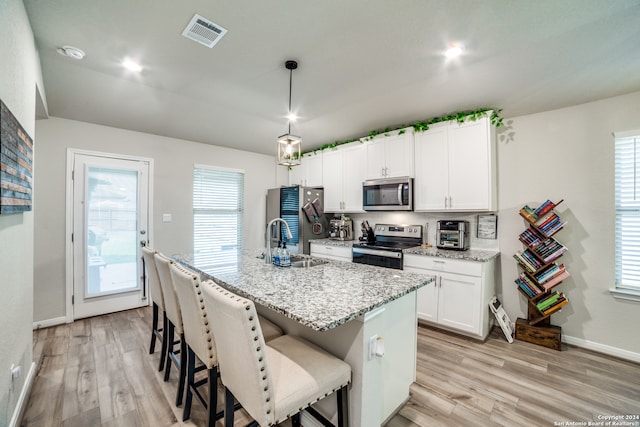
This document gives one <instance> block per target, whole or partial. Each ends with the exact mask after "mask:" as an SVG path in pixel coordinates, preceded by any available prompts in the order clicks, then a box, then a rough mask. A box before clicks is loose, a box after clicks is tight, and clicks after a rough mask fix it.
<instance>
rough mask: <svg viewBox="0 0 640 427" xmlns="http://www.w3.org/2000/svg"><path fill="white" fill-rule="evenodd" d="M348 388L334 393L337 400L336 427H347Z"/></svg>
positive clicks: (345, 387)
mask: <svg viewBox="0 0 640 427" xmlns="http://www.w3.org/2000/svg"><path fill="white" fill-rule="evenodd" d="M348 387H349V386H344V387H342V388H341V389H340V390H338V392H337V393H336V397H337V399H338V427H347V426H348V425H349V390H348Z"/></svg>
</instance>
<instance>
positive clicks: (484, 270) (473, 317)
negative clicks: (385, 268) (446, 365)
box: [404, 254, 495, 339]
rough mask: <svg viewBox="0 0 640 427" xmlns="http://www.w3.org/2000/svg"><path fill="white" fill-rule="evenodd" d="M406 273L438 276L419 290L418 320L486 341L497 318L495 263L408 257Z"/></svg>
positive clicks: (492, 261)
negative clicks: (491, 305) (491, 306)
mask: <svg viewBox="0 0 640 427" xmlns="http://www.w3.org/2000/svg"><path fill="white" fill-rule="evenodd" d="M404 270H405V271H410V272H414V273H424V274H429V275H432V276H435V281H434V282H432V283H430V284H429V285H427V286H424V287H422V288H420V289H418V301H417V310H418V318H419V319H421V320H424V321H426V322H428V323H431V324H433V325H436V326H440V327H442V328H444V329H449V330H452V331H456V332H460V333H462V334H465V335H469V336H472V337H474V338H480V339H485V338H486V337H487V336H488V335H489V332H490V328H491V326H492V324H493V318H492V315H491V311H490V309H489V301H490V300H491V297H492V296H493V295H494V292H495V260H491V261H487V262H477V261H464V260H457V259H447V258H440V257H429V256H423V255H413V254H405V256H404Z"/></svg>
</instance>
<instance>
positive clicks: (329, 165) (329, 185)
mask: <svg viewBox="0 0 640 427" xmlns="http://www.w3.org/2000/svg"><path fill="white" fill-rule="evenodd" d="M343 160H344V155H343V153H342V151H340V150H325V151H324V152H323V159H322V176H323V180H322V181H323V186H324V210H325V211H326V212H341V211H342V210H343V207H342V202H343V200H344V199H343V197H342V196H343V194H342V193H343V191H342V188H343V182H344V179H343V174H342V170H343V164H344V161H343Z"/></svg>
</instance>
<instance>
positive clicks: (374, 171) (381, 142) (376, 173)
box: [365, 138, 386, 179]
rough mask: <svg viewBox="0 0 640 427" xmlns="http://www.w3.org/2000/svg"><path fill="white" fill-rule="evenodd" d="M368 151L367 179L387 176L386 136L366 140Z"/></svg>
mask: <svg viewBox="0 0 640 427" xmlns="http://www.w3.org/2000/svg"><path fill="white" fill-rule="evenodd" d="M365 146H366V147H367V148H366V151H367V179H378V178H385V168H386V159H385V156H386V154H385V138H377V139H375V140H374V141H368V142H365Z"/></svg>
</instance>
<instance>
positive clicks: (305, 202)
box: [265, 186, 329, 254]
mask: <svg viewBox="0 0 640 427" xmlns="http://www.w3.org/2000/svg"><path fill="white" fill-rule="evenodd" d="M274 218H282V219H284V220H285V221H286V222H287V224H288V225H289V228H290V229H291V234H292V235H293V239H287V238H286V236H287V234H286V232H283V230H284V225H282V224H279V223H276V224H275V225H273V227H272V230H271V246H272V247H276V246H277V245H278V241H280V240H283V239H282V237H284V241H286V242H287V248H289V249H290V251H291V252H292V253H303V254H309V253H310V246H311V245H310V241H311V240H314V239H322V238H324V237H326V236H327V232H328V229H329V219H328V217H327V215H325V213H324V190H323V189H322V188H312V187H299V186H292V187H280V188H272V189H270V190H268V191H267V218H266V223H265V224H268V223H269V221H271V220H272V219H274ZM289 240H290V241H289Z"/></svg>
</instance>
